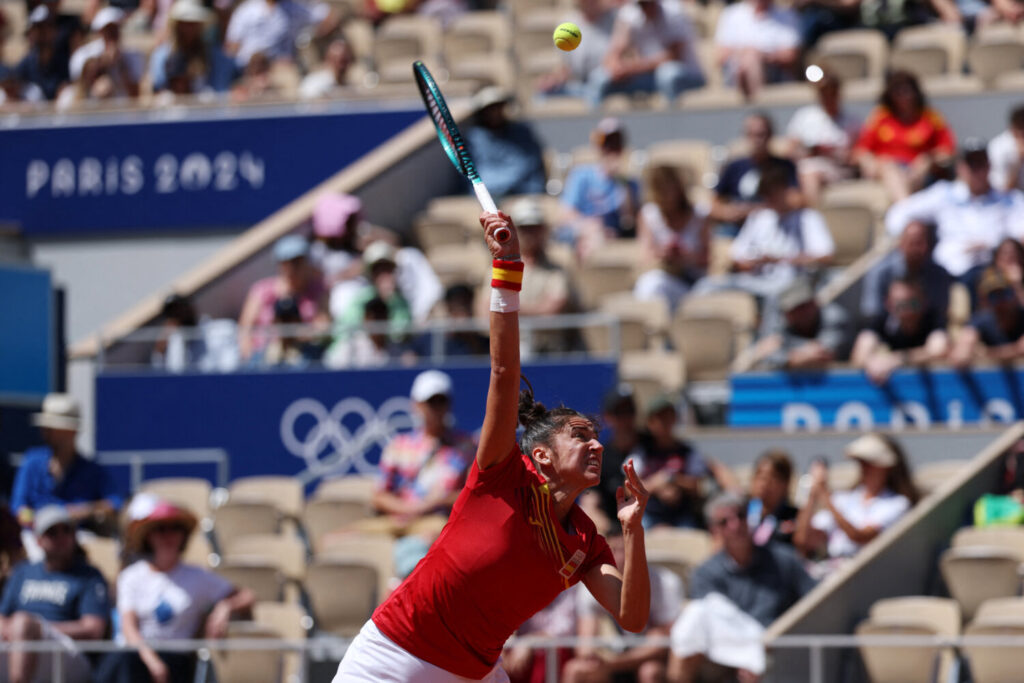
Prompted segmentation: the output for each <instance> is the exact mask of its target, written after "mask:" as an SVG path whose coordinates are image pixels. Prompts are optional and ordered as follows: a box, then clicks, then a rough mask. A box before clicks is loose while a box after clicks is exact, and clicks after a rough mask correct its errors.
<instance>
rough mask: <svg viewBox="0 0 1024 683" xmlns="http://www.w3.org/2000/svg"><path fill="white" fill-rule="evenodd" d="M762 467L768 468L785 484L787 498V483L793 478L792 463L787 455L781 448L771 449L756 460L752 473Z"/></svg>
mask: <svg viewBox="0 0 1024 683" xmlns="http://www.w3.org/2000/svg"><path fill="white" fill-rule="evenodd" d="M763 465H767V466H768V467H770V468H771V470H772V474H773V475H774V476H776V477H778V478H779V479H781V480H782V481H784V482H786V486H787V496H788V487H789V482H790V480H791V479H792V478H793V461H792V460H790V459H789V453H787V452H786V451H784V450H782V449H781V448H771V449H769V450H767V451H765V452H764V453H762V454H761V455H760V456H759V457H758V458H757V462H756V463H754V471H755V472H756V471H757V470H759V469H761V467H762V466H763Z"/></svg>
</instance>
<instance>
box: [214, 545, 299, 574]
mask: <svg viewBox="0 0 1024 683" xmlns="http://www.w3.org/2000/svg"><path fill="white" fill-rule="evenodd" d="M224 562H225V563H239V564H244V563H246V562H253V563H257V562H259V563H265V564H268V565H270V566H273V567H276V568H277V569H278V570H279V571H280V572H281V574H282V575H284V577H285V578H286V579H289V580H293V581H301V580H302V578H303V576H304V575H305V573H306V547H305V546H304V545H303V543H302V541H301V540H299V539H298V538H296V537H294V536H275V535H265V534H252V535H249V536H239V537H237V538H231V539H228V541H227V543H226V545H225V548H224Z"/></svg>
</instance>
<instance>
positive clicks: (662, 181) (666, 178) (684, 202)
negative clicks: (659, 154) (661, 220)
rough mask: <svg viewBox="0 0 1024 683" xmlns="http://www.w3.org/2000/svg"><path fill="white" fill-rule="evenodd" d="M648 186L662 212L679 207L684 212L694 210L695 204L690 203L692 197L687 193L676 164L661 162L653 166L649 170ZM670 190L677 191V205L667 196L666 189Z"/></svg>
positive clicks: (665, 212) (652, 197)
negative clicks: (670, 164)
mask: <svg viewBox="0 0 1024 683" xmlns="http://www.w3.org/2000/svg"><path fill="white" fill-rule="evenodd" d="M647 187H648V191H649V192H650V194H651V199H652V200H653V201H654V203H655V204H656V205H657V206H658V208H659V209H661V212H662V214H667V213H668V212H669V211H671V210H673V209H679V210H680V211H682V212H683V213H690V212H691V211H693V204H691V203H690V198H689V196H688V195H687V194H686V187H685V186H684V185H683V181H682V180H681V179H680V178H679V173H678V172H677V171H676V168H675V167H674V166H669V165H667V164H661V165H658V166H654V167H652V168H651V169H650V170H649V171H648V172H647ZM670 190H675V192H676V197H675V206H672V205H670V204H669V197H668V196H666V191H670Z"/></svg>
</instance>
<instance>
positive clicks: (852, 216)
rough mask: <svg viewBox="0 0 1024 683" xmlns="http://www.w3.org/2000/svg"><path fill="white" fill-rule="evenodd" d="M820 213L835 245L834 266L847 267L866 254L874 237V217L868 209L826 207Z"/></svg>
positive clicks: (858, 207) (859, 207)
mask: <svg viewBox="0 0 1024 683" xmlns="http://www.w3.org/2000/svg"><path fill="white" fill-rule="evenodd" d="M821 213H822V215H823V216H824V218H825V224H826V225H828V229H829V232H830V233H831V234H832V241H833V242H834V243H835V256H834V258H833V262H834V263H835V265H837V266H848V265H850V264H851V263H853V262H854V261H856V260H857V259H859V258H860V257H861V256H863V255H864V254H866V253H867V252H868V250H869V249H870V248H871V242H872V240H873V238H874V236H875V217H874V214H873V212H872V210H871V208H870V207H867V206H864V205H859V206H827V207H824V208H823V209H822V211H821Z"/></svg>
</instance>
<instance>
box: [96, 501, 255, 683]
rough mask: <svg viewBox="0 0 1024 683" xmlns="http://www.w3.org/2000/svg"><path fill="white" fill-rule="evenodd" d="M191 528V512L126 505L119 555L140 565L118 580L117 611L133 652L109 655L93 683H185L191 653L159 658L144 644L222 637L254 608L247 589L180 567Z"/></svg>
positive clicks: (164, 504) (165, 504) (159, 504)
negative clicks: (233, 620) (235, 618)
mask: <svg viewBox="0 0 1024 683" xmlns="http://www.w3.org/2000/svg"><path fill="white" fill-rule="evenodd" d="M195 528H196V517H195V515H193V514H192V513H191V512H190V511H188V510H186V509H185V508H183V507H180V506H178V505H176V504H174V503H171V502H169V501H166V500H163V499H161V498H158V497H156V496H153V495H151V494H145V493H143V494H139V495H138V496H136V497H135V499H134V500H132V503H131V505H129V506H128V526H127V529H126V531H125V539H124V540H125V549H126V550H127V551H128V553H129V554H134V555H135V556H138V557H140V559H138V560H137V561H136V562H134V563H133V564H131V565H130V566H128V567H126V568H125V569H124V570H123V571H122V572H121V574H120V575H119V576H118V577H117V612H118V615H119V616H120V619H121V633H122V637H123V638H124V642H125V643H127V644H128V645H136V646H138V647H139V650H138V652H135V651H120V652H113V653H110V654H109V655H107V656H106V657H105V658H104V660H103V662H102V663H101V665H100V668H99V673H98V674H97V676H96V678H97V680H98V681H101V682H103V683H137V682H140V681H147V680H154V681H165V682H166V683H188V682H190V681H191V680H192V676H193V669H194V664H195V658H194V656H193V655H192V654H189V653H181V652H158V651H155V650H153V649H152V648H151V647H150V646H149V645H147V643H148V642H150V641H159V640H180V639H189V638H193V637H196V634H202V637H205V638H223V637H224V635H225V634H226V633H227V626H228V621H229V620H230V619H231V618H232V617H233V616H238V615H242V614H244V613H247V612H248V611H249V609H250V608H251V607H252V604H253V601H254V598H253V594H252V591H250V590H249V589H247V588H242V589H238V588H236V587H235V586H233V585H232V584H231V583H230V582H229V581H227V580H226V579H224V578H222V577H220V576H218V575H217V574H214V573H213V572H210V571H207V570H206V569H202V568H200V567H195V566H192V565H189V564H185V563H184V562H182V555H183V553H184V550H185V546H186V545H187V544H188V540H189V537H190V536H191V535H192V533H193V532H194V531H195Z"/></svg>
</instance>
